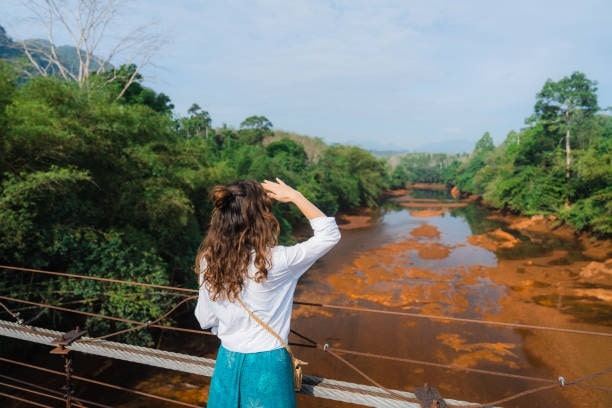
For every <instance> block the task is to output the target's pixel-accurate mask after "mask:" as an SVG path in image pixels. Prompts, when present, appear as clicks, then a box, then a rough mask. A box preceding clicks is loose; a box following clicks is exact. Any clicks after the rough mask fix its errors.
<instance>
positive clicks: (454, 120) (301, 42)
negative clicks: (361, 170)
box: [0, 0, 612, 150]
mask: <svg viewBox="0 0 612 408" xmlns="http://www.w3.org/2000/svg"><path fill="white" fill-rule="evenodd" d="M18 3H19V2H18V1H17V0H3V4H5V9H4V10H3V11H2V12H0V25H3V26H4V27H5V28H6V30H7V33H8V34H9V36H10V37H12V38H13V39H14V40H20V39H24V38H31V37H45V36H46V34H45V31H44V29H42V27H38V26H37V25H36V24H32V21H31V20H27V19H26V17H27V12H26V10H25V9H23V8H20V7H19V6H18ZM119 3H122V4H123V3H125V2H119ZM122 7H123V6H122ZM125 7H126V8H125V9H123V12H124V14H123V20H121V16H120V17H119V18H120V20H118V21H119V22H121V21H123V22H124V23H127V22H129V23H130V24H148V23H152V22H154V23H155V24H156V27H157V29H158V31H159V32H160V33H161V34H162V35H163V36H164V37H165V38H166V39H167V42H166V44H165V45H164V46H163V47H162V48H161V49H160V50H159V51H158V52H157V53H156V54H155V55H154V56H153V58H152V60H151V64H150V65H147V66H145V67H143V71H144V75H145V78H146V82H145V84H146V85H147V86H150V87H152V88H153V89H155V90H156V91H157V92H163V93H165V94H167V95H168V96H169V97H170V98H171V99H172V101H173V103H174V105H175V107H176V109H175V113H176V115H177V116H185V115H186V114H187V113H186V111H187V109H188V108H189V106H191V104H192V103H194V102H195V103H197V104H198V105H200V106H201V107H202V108H203V109H204V110H207V111H208V112H209V113H210V115H211V117H212V119H213V126H221V125H222V124H227V125H228V126H230V127H235V128H237V127H239V125H240V122H242V120H244V119H245V118H246V117H248V116H251V115H264V116H266V117H267V118H268V119H269V120H270V121H271V122H272V123H273V124H274V128H276V129H280V130H286V131H291V132H296V133H299V134H303V135H308V136H315V137H320V138H322V139H323V140H324V141H325V142H326V143H329V144H332V143H342V144H351V145H358V146H361V147H364V148H367V149H396V150H419V149H420V148H422V147H423V146H425V145H430V144H437V145H438V146H440V149H444V146H451V145H453V144H454V143H456V142H457V141H462V142H463V143H464V144H465V143H467V146H469V149H470V150H471V147H473V145H474V143H475V142H476V141H477V140H478V139H479V138H480V137H481V136H482V135H483V134H484V133H485V132H487V131H488V132H490V133H491V136H492V137H493V139H494V141H495V142H496V144H497V143H501V142H502V141H503V140H504V139H505V137H506V135H507V134H508V132H509V131H511V130H519V129H520V128H522V127H523V126H524V120H525V118H527V117H528V116H529V115H531V113H532V112H533V106H534V103H535V95H536V93H537V92H538V91H539V90H540V89H541V88H542V86H543V85H544V82H545V81H546V80H547V79H548V78H550V79H552V80H555V81H556V80H559V79H561V78H562V77H564V76H568V75H570V74H571V73H572V72H574V71H576V70H577V71H581V72H584V73H585V74H586V75H587V77H588V78H589V79H591V80H596V81H598V83H599V85H598V86H599V91H598V96H599V104H600V106H602V107H607V106H612V2H610V1H607V0H584V1H581V2H575V1H569V0H557V1H549V0H513V1H490V0H464V1H458V0H457V1H453V0H446V1H442V0H422V1H421V0H418V1H414V0H397V1H387V0H370V1H366V0H338V1H331V0H289V1H287V0H250V1H247V0H228V1H204V0H202V1H197V0H175V1H166V0H135V1H131V2H129V4H127V5H126V6H125ZM128 16H129V17H128ZM121 27H122V25H121V24H119V23H118V25H117V26H115V27H113V28H114V31H113V34H114V35H117V36H118V35H120V33H121ZM58 38H60V37H59V35H58ZM66 43H68V41H67V40H66ZM102 53H103V52H102ZM122 62H124V61H121V60H115V61H114V63H115V64H120V63H122Z"/></svg>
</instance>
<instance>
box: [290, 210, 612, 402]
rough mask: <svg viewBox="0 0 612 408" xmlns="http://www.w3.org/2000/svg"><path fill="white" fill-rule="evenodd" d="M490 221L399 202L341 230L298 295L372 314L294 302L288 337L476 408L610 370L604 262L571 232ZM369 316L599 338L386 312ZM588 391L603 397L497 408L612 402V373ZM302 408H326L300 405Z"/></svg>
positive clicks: (477, 214)
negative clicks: (557, 232)
mask: <svg viewBox="0 0 612 408" xmlns="http://www.w3.org/2000/svg"><path fill="white" fill-rule="evenodd" d="M405 202H408V201H404V203H405ZM412 204H414V202H413V203H412ZM487 215H488V214H487V212H486V210H484V209H482V208H478V207H476V206H475V205H474V204H469V206H468V207H463V208H454V209H453V208H446V209H443V210H442V211H434V212H431V211H424V209H419V208H418V206H416V205H409V206H399V207H397V206H396V207H393V208H391V209H388V210H387V211H386V212H385V213H384V214H382V215H381V216H380V217H378V218H377V219H376V220H375V222H373V223H372V224H371V225H366V226H364V227H362V228H353V229H346V230H344V231H343V238H342V241H341V243H340V244H339V246H338V247H336V248H334V250H333V251H332V252H331V253H330V254H328V255H326V257H325V258H324V259H323V260H322V261H321V262H319V263H318V264H317V265H316V266H315V267H314V268H313V269H312V270H311V271H310V272H309V273H308V274H307V275H306V276H305V277H304V278H303V280H302V281H301V283H300V285H299V287H298V292H297V294H296V299H297V300H304V301H308V302H319V303H323V304H331V305H342V306H356V307H360V308H367V309H371V310H373V311H372V312H363V311H359V312H357V311H339V310H336V309H333V308H320V307H311V306H300V307H297V308H296V309H295V313H294V320H293V323H292V328H293V329H294V330H296V331H297V332H299V333H300V334H302V335H305V336H306V337H308V338H311V339H313V340H315V341H316V342H317V343H319V344H325V343H327V344H329V345H330V347H332V348H338V349H345V350H350V351H356V352H364V353H372V354H375V355H378V356H385V357H391V358H392V359H382V358H378V357H376V356H370V357H363V356H355V355H345V357H346V359H347V360H348V361H350V362H351V363H352V364H354V365H356V366H357V367H359V369H361V370H362V371H364V372H365V373H366V374H367V375H369V376H370V377H372V378H374V379H376V381H378V382H380V383H382V384H384V385H385V386H388V387H390V388H395V389H402V390H407V391H413V390H414V388H415V387H419V386H422V385H423V384H425V383H428V384H430V385H431V386H434V387H436V388H438V389H439V391H440V392H441V394H442V396H444V397H445V398H452V399H458V400H464V401H471V402H478V403H489V402H495V401H500V400H503V399H506V398H509V397H512V396H513V395H516V394H519V393H523V392H525V391H528V390H532V389H535V388H539V387H542V386H544V385H547V382H544V381H537V380H538V379H544V380H557V378H558V377H559V376H564V377H565V378H566V379H567V380H568V381H569V380H570V379H578V378H581V377H583V376H587V375H590V374H593V373H597V372H599V371H600V370H605V369H606V368H609V367H612V337H609V336H599V335H597V334H596V333H597V332H601V333H607V334H610V333H612V319H611V317H612V296H611V295H612V290H611V289H612V265H611V263H610V260H609V252H606V251H604V252H603V255H602V253H601V251H600V253H599V254H598V256H597V257H595V258H594V257H592V256H587V255H585V253H584V252H585V251H584V243H581V242H580V241H579V240H578V239H577V238H575V237H574V236H573V235H571V234H566V235H565V236H553V235H552V234H549V235H546V234H534V233H531V232H529V231H525V230H523V229H521V228H519V229H513V226H511V225H507V224H505V223H504V222H503V221H504V220H502V219H499V220H495V219H491V218H488V217H487ZM606 261H608V262H607V263H606ZM589 268H591V269H590V270H589ZM585 271H590V272H591V273H590V274H588V273H585ZM585 277H586V278H585ZM375 310H385V311H389V310H390V311H399V312H407V313H410V314H421V315H428V316H440V317H452V318H466V319H477V320H482V321H483V322H484V321H491V322H514V323H521V324H526V325H532V326H546V327H555V328H560V329H573V330H580V331H586V332H594V333H593V334H577V333H571V332H569V333H568V332H563V331H552V330H543V329H537V328H530V329H525V328H520V329H519V328H508V327H504V326H498V325H487V324H478V323H466V322H457V321H452V320H440V319H434V318H419V317H413V316H397V315H393V316H390V315H385V314H380V313H376V312H375ZM292 340H294V341H295V342H299V341H300V340H299V339H298V338H297V337H295V338H293V339H292ZM297 350H298V353H299V354H300V357H303V358H304V359H306V360H308V361H310V363H311V364H310V366H309V367H308V368H307V370H306V371H307V373H308V374H312V375H317V376H321V377H325V378H333V379H340V380H344V381H352V382H359V383H367V382H366V381H365V380H364V379H363V378H362V377H360V376H359V375H358V374H356V373H355V372H354V371H353V370H352V369H350V368H349V367H348V366H346V365H344V364H342V363H341V362H339V361H337V360H336V359H334V358H332V357H330V356H329V355H325V354H324V353H323V352H320V351H316V350H312V349H308V348H298V349H297ZM401 359H404V361H399V360H401ZM405 360H410V362H406V361H405ZM432 363H433V364H432ZM440 364H441V365H443V366H444V367H440V366H439V365H440ZM462 368H465V369H476V370H486V371H487V372H491V373H480V372H473V371H466V370H462ZM493 373H499V374H500V375H493ZM503 375H506V376H503ZM581 386H589V387H590V386H598V387H600V388H597V389H595V388H592V387H591V388H585V387H580V388H579V387H577V386H568V387H565V388H561V387H554V388H553V389H551V390H547V391H541V392H537V393H533V394H532V395H526V396H523V397H520V398H516V399H511V400H509V401H506V402H504V403H501V404H500V405H502V406H504V407H553V406H554V407H608V406H612V373H610V372H608V373H607V374H606V375H601V376H597V377H595V378H593V379H592V380H590V381H589V382H584V383H581ZM601 387H603V388H604V389H601ZM299 406H302V407H317V406H322V405H321V402H320V400H314V399H312V398H304V397H301V398H300V400H299ZM326 406H344V405H341V404H337V405H334V404H331V405H326Z"/></svg>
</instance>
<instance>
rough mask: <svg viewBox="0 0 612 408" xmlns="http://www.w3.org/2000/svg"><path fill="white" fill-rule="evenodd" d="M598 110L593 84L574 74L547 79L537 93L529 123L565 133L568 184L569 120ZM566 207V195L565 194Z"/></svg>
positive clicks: (589, 114)
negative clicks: (544, 124)
mask: <svg viewBox="0 0 612 408" xmlns="http://www.w3.org/2000/svg"><path fill="white" fill-rule="evenodd" d="M598 110H599V106H598V105H597V82H596V81H591V80H589V79H588V78H587V77H586V75H585V74H583V73H581V72H578V71H576V72H574V73H572V75H570V76H569V77H563V78H562V79H561V80H559V81H557V82H555V81H552V80H550V79H548V80H547V81H546V83H545V84H544V86H543V87H542V90H541V91H540V92H538V94H537V97H536V104H535V107H534V111H535V112H534V117H533V118H531V120H532V121H533V120H541V121H544V122H545V123H546V124H547V125H548V126H551V127H554V128H558V129H559V130H561V131H565V179H566V182H568V183H569V180H570V177H571V128H572V124H573V123H572V121H573V119H574V118H575V117H577V116H579V115H580V114H582V116H591V115H593V114H594V113H595V112H597V111H598ZM566 205H569V193H568V194H567V195H566Z"/></svg>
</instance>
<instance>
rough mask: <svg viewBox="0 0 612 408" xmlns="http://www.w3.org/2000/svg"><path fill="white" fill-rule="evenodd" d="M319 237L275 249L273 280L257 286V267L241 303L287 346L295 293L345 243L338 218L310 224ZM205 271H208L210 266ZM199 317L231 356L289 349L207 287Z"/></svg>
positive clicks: (252, 269) (252, 270)
mask: <svg viewBox="0 0 612 408" xmlns="http://www.w3.org/2000/svg"><path fill="white" fill-rule="evenodd" d="M310 225H311V227H312V229H313V232H314V234H313V236H312V237H311V238H310V239H308V240H306V241H304V242H301V243H299V244H296V245H292V246H282V245H279V246H276V247H274V248H272V249H271V262H272V266H271V268H270V270H269V271H268V277H267V278H266V279H265V280H263V281H262V282H260V283H257V282H255V280H254V279H252V278H253V276H254V275H255V271H256V270H255V267H254V265H253V263H252V262H251V265H250V266H249V269H248V273H249V277H250V278H248V279H246V280H245V284H244V289H243V291H242V293H241V294H240V298H241V299H242V301H243V302H244V304H245V305H246V306H247V307H248V308H249V309H251V311H253V313H255V315H256V316H257V317H259V318H260V319H262V320H263V321H264V322H266V323H267V324H268V325H269V326H270V327H271V328H272V329H274V330H275V331H276V332H277V333H278V334H279V335H280V336H281V338H282V339H283V340H285V342H286V341H287V339H288V336H289V325H290V321H291V310H292V306H293V293H294V291H295V286H296V285H297V281H298V279H299V278H300V276H302V275H303V274H304V272H306V271H307V270H308V268H310V267H311V266H312V264H313V263H314V262H315V261H316V260H317V259H319V258H320V257H322V256H323V255H325V254H326V253H327V252H328V251H329V250H330V249H331V248H332V247H333V246H334V245H335V244H336V243H337V242H338V241H339V240H340V231H339V230H338V226H337V224H336V221H335V219H334V218H332V217H318V218H315V219H312V220H310ZM204 266H205V265H204ZM195 316H196V318H197V320H198V322H199V323H200V326H201V327H202V328H203V329H211V330H212V332H213V333H216V334H217V336H218V337H219V338H220V339H221V344H223V347H225V348H226V349H228V350H231V351H236V352H241V353H255V352H260V351H269V350H275V349H277V348H280V347H283V345H282V344H281V343H280V342H279V341H278V340H277V339H276V338H275V337H274V336H273V335H272V334H270V333H269V332H268V331H267V330H266V329H264V328H263V327H262V326H261V325H260V324H259V323H257V321H255V320H254V319H252V318H251V317H250V316H249V314H248V313H247V311H246V310H244V309H243V308H242V306H240V304H239V303H238V302H229V301H227V300H218V301H214V302H213V301H212V300H211V299H210V294H209V293H208V291H207V290H206V288H205V286H204V285H201V287H200V293H199V297H198V303H197V305H196V309H195Z"/></svg>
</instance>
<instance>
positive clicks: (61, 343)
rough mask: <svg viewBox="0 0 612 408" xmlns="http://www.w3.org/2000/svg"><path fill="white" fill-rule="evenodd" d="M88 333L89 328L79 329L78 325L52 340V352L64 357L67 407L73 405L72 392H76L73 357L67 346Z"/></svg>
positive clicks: (69, 407)
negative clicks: (73, 379) (73, 376)
mask: <svg viewBox="0 0 612 408" xmlns="http://www.w3.org/2000/svg"><path fill="white" fill-rule="evenodd" d="M86 333H87V330H79V328H78V327H77V328H76V329H74V330H71V331H69V332H68V333H64V334H62V335H61V336H60V337H58V338H56V339H55V340H54V341H52V342H51V344H52V345H54V346H55V348H54V349H53V350H51V354H58V355H61V356H63V357H64V371H65V372H66V385H64V386H63V387H62V389H64V390H65V391H66V393H65V394H64V398H66V408H71V407H72V394H74V388H73V386H72V372H73V371H74V370H73V369H72V358H71V357H70V349H67V348H66V346H68V345H70V344H71V343H72V342H73V341H75V340H77V339H79V338H81V336H83V335H84V334H86Z"/></svg>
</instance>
